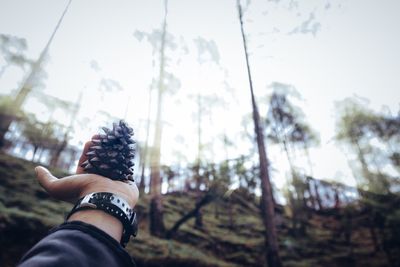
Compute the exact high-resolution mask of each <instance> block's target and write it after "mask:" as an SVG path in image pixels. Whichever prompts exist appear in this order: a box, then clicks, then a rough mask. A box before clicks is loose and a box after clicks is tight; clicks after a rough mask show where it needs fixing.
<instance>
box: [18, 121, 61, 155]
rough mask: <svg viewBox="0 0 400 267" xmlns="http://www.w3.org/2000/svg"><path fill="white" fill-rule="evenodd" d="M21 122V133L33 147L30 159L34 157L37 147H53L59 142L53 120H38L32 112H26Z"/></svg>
mask: <svg viewBox="0 0 400 267" xmlns="http://www.w3.org/2000/svg"><path fill="white" fill-rule="evenodd" d="M22 124H23V130H22V132H23V135H24V136H25V137H26V139H27V140H28V142H29V143H30V144H31V145H32V146H33V148H34V149H33V156H32V159H34V158H35V155H36V152H37V150H38V149H39V148H42V149H53V148H54V147H55V146H56V145H57V144H58V143H59V142H60V140H59V139H58V137H57V132H56V124H55V123H54V122H47V123H43V122H40V121H38V120H37V119H36V117H35V116H34V115H33V114H28V115H27V116H26V117H25V119H24V120H23V122H22Z"/></svg>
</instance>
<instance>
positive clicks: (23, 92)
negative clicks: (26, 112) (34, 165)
mask: <svg viewBox="0 0 400 267" xmlns="http://www.w3.org/2000/svg"><path fill="white" fill-rule="evenodd" d="M71 1H72V0H69V2H68V4H67V5H66V7H65V9H64V11H63V13H62V15H61V17H60V19H59V20H58V22H57V24H56V27H55V28H54V31H53V33H52V34H51V36H50V39H49V40H48V41H47V44H46V46H45V47H44V49H43V50H42V52H41V53H40V56H39V58H38V59H37V60H36V61H35V62H33V63H32V67H31V70H30V73H29V75H28V76H27V78H26V79H25V80H24V81H23V82H22V86H21V87H20V88H19V90H18V92H17V95H16V97H15V99H14V104H13V111H14V112H17V111H18V110H20V109H21V107H22V104H23V103H24V102H25V99H26V97H27V96H28V95H29V93H30V92H31V91H32V89H33V88H34V87H35V85H36V83H37V80H38V78H39V76H40V75H41V74H42V64H43V62H44V60H45V58H46V56H47V55H48V51H49V48H50V45H51V43H52V41H53V39H54V36H55V35H56V33H57V31H58V28H59V27H60V25H61V22H62V21H63V19H64V16H65V14H66V13H67V11H68V8H69V6H70V4H71ZM11 122H12V119H11V118H10V119H8V120H2V121H1V123H0V124H1V127H0V129H2V131H1V132H0V147H2V146H3V145H4V135H5V134H6V132H7V131H8V128H9V127H10V124H11Z"/></svg>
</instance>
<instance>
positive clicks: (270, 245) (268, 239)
mask: <svg viewBox="0 0 400 267" xmlns="http://www.w3.org/2000/svg"><path fill="white" fill-rule="evenodd" d="M237 7H238V11H239V20H240V30H241V33H242V39H243V47H244V52H245V57H246V66H247V74H248V78H249V85H250V93H251V103H252V107H253V121H254V132H255V135H256V138H257V146H258V154H259V160H260V178H261V212H262V217H263V223H264V226H265V230H266V231H265V235H266V236H265V246H266V252H267V253H266V259H267V263H268V266H269V267H281V266H282V263H281V259H280V257H279V245H278V237H277V233H276V228H275V209H274V208H275V207H274V206H275V205H274V199H273V195H272V186H271V181H270V177H269V170H268V168H269V163H268V158H267V153H266V149H265V144H264V133H263V128H262V125H261V123H260V115H259V113H258V107H257V103H256V100H255V97H254V92H253V83H252V79H251V72H250V64H249V57H248V52H247V44H246V36H245V34H244V29H243V17H242V16H243V14H242V7H241V5H240V0H238V1H237Z"/></svg>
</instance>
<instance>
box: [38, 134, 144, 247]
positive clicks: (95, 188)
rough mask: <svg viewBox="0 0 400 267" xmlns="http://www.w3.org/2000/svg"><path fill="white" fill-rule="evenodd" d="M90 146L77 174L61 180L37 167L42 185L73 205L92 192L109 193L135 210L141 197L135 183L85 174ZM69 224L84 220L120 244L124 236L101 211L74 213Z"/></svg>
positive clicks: (54, 195) (112, 218)
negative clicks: (85, 163) (123, 200)
mask: <svg viewBox="0 0 400 267" xmlns="http://www.w3.org/2000/svg"><path fill="white" fill-rule="evenodd" d="M95 137H96V136H94V137H93V138H95ZM91 145H92V143H91V142H90V141H89V142H86V144H85V147H84V149H83V152H82V155H81V157H80V159H79V163H78V167H77V169H76V174H75V175H71V176H67V177H64V178H62V179H58V178H57V177H55V176H54V175H52V174H51V173H50V171H49V170H47V169H46V168H44V167H42V166H38V167H36V168H35V171H36V176H37V179H38V181H39V183H40V185H41V186H42V187H43V189H44V190H46V191H47V193H49V195H50V196H51V197H53V198H55V199H58V200H62V201H66V202H70V203H75V202H76V201H77V200H78V199H79V198H81V197H83V196H85V195H87V194H90V193H93V192H110V193H114V194H116V195H118V196H120V197H122V198H124V199H125V200H126V201H127V202H128V203H129V205H130V206H131V207H134V206H135V205H136V203H137V201H138V198H139V190H138V189H137V187H136V184H135V183H134V182H132V181H128V182H121V181H113V180H111V179H108V178H105V177H103V176H100V175H96V174H89V173H85V171H84V170H83V168H82V167H80V165H81V164H82V163H83V162H84V161H86V160H87V156H86V153H87V152H88V150H89V147H90V146H91ZM68 221H82V222H85V223H88V224H92V225H94V226H95V227H97V228H99V229H101V230H103V231H104V232H106V233H107V234H109V235H110V236H111V237H113V238H114V239H115V240H117V241H118V242H120V240H121V237H122V230H123V226H122V223H121V222H120V221H119V220H118V219H116V218H114V217H113V216H112V215H109V214H107V213H105V212H103V211H101V210H83V211H78V212H76V213H74V214H72V216H71V217H70V218H69V219H68Z"/></svg>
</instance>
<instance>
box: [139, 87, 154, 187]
mask: <svg viewBox="0 0 400 267" xmlns="http://www.w3.org/2000/svg"><path fill="white" fill-rule="evenodd" d="M151 91H152V90H151V88H149V103H148V106H147V124H146V140H145V143H144V148H143V153H142V159H141V163H142V164H141V165H142V166H141V167H142V169H141V174H140V184H139V194H144V191H145V187H146V183H145V176H144V172H145V171H146V167H147V160H148V159H147V155H148V150H149V135H150V113H151V112H150V111H151V102H152V92H151Z"/></svg>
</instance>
